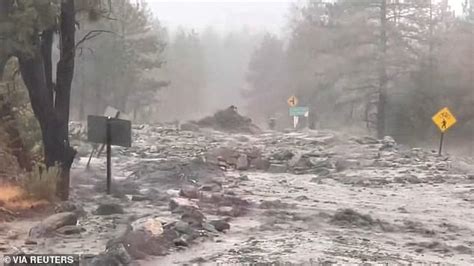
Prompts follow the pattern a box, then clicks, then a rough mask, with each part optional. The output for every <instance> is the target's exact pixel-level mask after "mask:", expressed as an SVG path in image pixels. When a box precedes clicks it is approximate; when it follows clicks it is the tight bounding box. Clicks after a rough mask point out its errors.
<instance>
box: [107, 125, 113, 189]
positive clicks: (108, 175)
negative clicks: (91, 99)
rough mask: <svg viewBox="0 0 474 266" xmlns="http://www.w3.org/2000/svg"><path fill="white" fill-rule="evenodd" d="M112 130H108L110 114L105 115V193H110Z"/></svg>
mask: <svg viewBox="0 0 474 266" xmlns="http://www.w3.org/2000/svg"><path fill="white" fill-rule="evenodd" d="M111 139H112V132H111V130H110V116H108V117H107V141H106V143H107V194H110V191H111V186H112V163H111V161H112V147H111Z"/></svg>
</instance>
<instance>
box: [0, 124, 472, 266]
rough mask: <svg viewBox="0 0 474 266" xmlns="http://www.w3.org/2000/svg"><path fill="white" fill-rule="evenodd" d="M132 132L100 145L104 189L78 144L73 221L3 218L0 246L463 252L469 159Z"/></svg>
mask: <svg viewBox="0 0 474 266" xmlns="http://www.w3.org/2000/svg"><path fill="white" fill-rule="evenodd" d="M193 130H195V128H194V129H193ZM133 134H134V144H133V147H132V148H129V149H125V148H119V147H114V148H113V175H114V181H113V193H112V195H110V196H108V195H106V194H105V193H104V192H105V160H104V158H102V157H101V158H95V157H94V158H93V160H92V164H91V167H90V169H88V170H87V169H85V168H86V163H87V159H88V158H87V157H88V151H89V147H90V146H89V145H87V144H85V143H84V142H78V145H79V154H80V155H81V157H80V158H79V159H78V160H77V161H76V162H75V163H74V167H73V168H74V169H73V172H72V186H73V190H72V194H71V195H72V200H71V202H70V205H72V206H73V207H71V206H64V204H63V206H61V207H58V208H57V210H56V211H57V212H60V213H63V212H64V211H68V213H73V214H74V215H75V216H77V225H75V227H73V226H71V225H69V226H70V228H69V227H68V229H70V231H67V230H64V229H60V228H55V229H54V230H53V231H54V232H52V233H48V234H46V233H44V232H43V231H41V230H39V232H38V230H36V229H35V230H31V231H33V232H31V231H30V229H31V228H37V227H38V222H39V219H23V220H19V221H14V222H11V223H4V224H2V228H1V232H2V237H1V239H0V248H1V249H2V252H4V253H9V252H12V251H16V252H18V251H19V250H21V251H23V252H26V253H70V252H73V253H84V254H91V255H97V254H99V253H101V254H102V255H101V256H102V258H105V259H113V258H114V257H115V258H117V257H119V258H121V259H116V260H121V261H122V262H130V263H131V264H139V265H173V264H186V263H204V264H206V263H209V264H214V263H223V264H228V263H270V262H290V263H302V264H310V263H311V262H313V263H321V262H327V263H362V262H368V263H370V262H377V263H442V264H455V265H473V264H474V256H473V255H474V237H473V236H474V210H473V203H474V196H473V195H474V194H473V192H474V170H473V161H470V160H469V159H468V158H455V157H451V156H441V157H439V156H437V155H436V153H433V152H431V151H425V150H421V149H416V148H415V149H414V148H408V147H402V146H400V145H397V144H396V143H395V142H394V141H393V140H392V139H391V138H385V139H384V140H380V141H379V140H375V139H372V138H370V137H354V136H348V135H344V134H339V133H335V132H330V131H310V130H308V131H302V132H287V133H283V132H263V133H259V134H254V135H249V134H228V133H222V132H217V131H211V130H205V129H201V130H199V131H179V130H176V129H175V128H174V127H173V126H171V125H168V126H166V125H161V126H150V125H142V126H134V129H133ZM101 205H102V206H101ZM104 210H105V211H104ZM143 220H145V221H146V222H145V224H147V225H146V226H143V224H140V221H143ZM137 221H138V222H137ZM150 221H153V222H152V223H150ZM157 221H158V222H157ZM43 224H44V222H43ZM76 227H78V228H76ZM143 227H145V229H147V230H145V231H146V232H147V233H146V234H145V233H143V234H142V233H140V232H142V231H143V230H142V229H143ZM150 227H152V228H158V229H157V230H149V229H150ZM140 230H141V231H140ZM106 247H107V252H106ZM117 250H118V251H117ZM94 263H95V264H94ZM90 264H92V265H101V262H100V261H98V260H96V261H95V262H90Z"/></svg>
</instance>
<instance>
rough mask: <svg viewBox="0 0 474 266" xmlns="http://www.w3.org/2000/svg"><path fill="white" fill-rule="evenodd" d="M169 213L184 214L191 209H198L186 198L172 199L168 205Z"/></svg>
mask: <svg viewBox="0 0 474 266" xmlns="http://www.w3.org/2000/svg"><path fill="white" fill-rule="evenodd" d="M169 208H170V211H171V212H174V213H184V212H186V211H190V210H193V209H196V210H197V209H199V207H198V206H197V205H196V203H194V202H192V201H190V200H189V199H187V198H172V199H171V200H170V203H169Z"/></svg>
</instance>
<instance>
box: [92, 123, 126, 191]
mask: <svg viewBox="0 0 474 266" xmlns="http://www.w3.org/2000/svg"><path fill="white" fill-rule="evenodd" d="M87 139H88V141H90V142H94V143H100V144H105V145H106V146H107V194H110V193H111V187H112V145H117V146H122V147H131V146H132V123H131V122H130V121H128V120H122V119H118V118H112V117H110V116H108V117H105V116H93V115H90V116H89V117H87Z"/></svg>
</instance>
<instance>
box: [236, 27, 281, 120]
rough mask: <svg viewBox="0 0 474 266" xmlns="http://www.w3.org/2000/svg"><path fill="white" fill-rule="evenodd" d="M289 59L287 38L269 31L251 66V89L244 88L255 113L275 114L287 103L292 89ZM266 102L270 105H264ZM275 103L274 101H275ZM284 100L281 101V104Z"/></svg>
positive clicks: (253, 56)
mask: <svg viewBox="0 0 474 266" xmlns="http://www.w3.org/2000/svg"><path fill="white" fill-rule="evenodd" d="M285 59H286V54H285V50H284V46H283V41H282V40H280V39H278V38H277V37H276V36H274V35H271V34H269V33H267V34H266V35H265V36H264V37H263V40H262V42H261V44H260V45H259V46H258V47H257V48H256V49H255V50H254V52H253V54H252V57H251V59H250V62H249V65H248V72H247V77H246V78H247V82H248V83H249V85H250V89H248V90H247V91H244V95H245V96H246V98H247V99H248V100H249V109H250V111H252V113H255V114H258V113H259V112H260V115H263V116H264V117H265V118H268V117H270V116H273V115H274V114H275V113H277V112H278V110H279V108H278V107H280V108H281V107H282V105H286V102H285V100H286V97H288V93H290V92H289V91H288V90H285V79H284V77H285ZM262 102H266V103H267V104H266V105H262ZM272 103H273V104H272ZM278 103H280V104H278Z"/></svg>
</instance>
